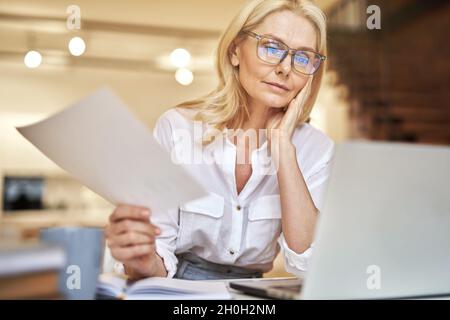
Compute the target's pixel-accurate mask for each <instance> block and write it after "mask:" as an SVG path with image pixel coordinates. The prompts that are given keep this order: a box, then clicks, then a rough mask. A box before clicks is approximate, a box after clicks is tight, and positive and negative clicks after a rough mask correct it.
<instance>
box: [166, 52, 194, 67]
mask: <svg viewBox="0 0 450 320" xmlns="http://www.w3.org/2000/svg"><path fill="white" fill-rule="evenodd" d="M190 61H191V54H190V53H189V51H187V50H186V49H182V48H178V49H175V50H173V51H172V53H171V54H170V62H171V63H172V64H173V65H174V66H175V67H177V68H184V67H186V66H187V65H188V64H189V62H190Z"/></svg>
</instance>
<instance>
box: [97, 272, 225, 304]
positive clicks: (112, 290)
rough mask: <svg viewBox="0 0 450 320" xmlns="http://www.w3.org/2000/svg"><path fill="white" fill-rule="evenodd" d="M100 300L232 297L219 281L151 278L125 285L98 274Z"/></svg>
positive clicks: (115, 279) (109, 276)
mask: <svg viewBox="0 0 450 320" xmlns="http://www.w3.org/2000/svg"><path fill="white" fill-rule="evenodd" d="M97 295H98V296H99V297H101V298H116V299H127V300H228V299H231V298H232V296H231V294H230V292H229V291H228V288H227V285H226V284H225V283H224V282H222V281H198V280H196V281H192V280H182V279H171V278H161V277H153V278H147V279H143V280H139V281H136V282H133V283H132V284H129V283H127V279H126V278H124V277H120V276H118V275H114V274H101V275H100V277H99V282H98V284H97Z"/></svg>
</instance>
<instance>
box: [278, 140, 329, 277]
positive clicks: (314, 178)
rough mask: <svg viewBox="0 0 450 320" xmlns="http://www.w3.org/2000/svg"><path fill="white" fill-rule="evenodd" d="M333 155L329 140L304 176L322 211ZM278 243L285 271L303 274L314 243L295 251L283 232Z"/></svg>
mask: <svg viewBox="0 0 450 320" xmlns="http://www.w3.org/2000/svg"><path fill="white" fill-rule="evenodd" d="M333 155H334V143H333V142H332V141H331V140H329V141H328V144H327V146H326V148H324V152H323V156H322V158H321V159H320V161H318V162H317V164H316V165H315V166H314V168H315V170H314V171H313V173H312V174H310V175H308V177H307V178H306V181H305V182H306V185H307V186H308V190H309V193H310V194H311V198H312V199H313V202H314V205H315V206H316V208H317V210H318V211H319V213H320V212H322V210H323V205H324V198H325V191H326V186H327V182H328V178H329V176H330V168H331V163H332V158H333ZM278 244H279V245H280V248H281V251H282V253H283V255H284V265H285V269H286V271H287V272H289V273H291V274H293V275H295V276H299V277H301V276H303V275H304V274H305V272H306V271H307V270H308V263H309V261H310V259H311V256H312V254H313V247H314V243H312V244H311V246H310V247H309V248H308V249H306V250H305V251H304V252H301V253H297V252H295V251H293V250H292V249H291V248H289V246H288V244H287V242H286V239H285V238H284V235H283V233H281V235H280V237H279V238H278Z"/></svg>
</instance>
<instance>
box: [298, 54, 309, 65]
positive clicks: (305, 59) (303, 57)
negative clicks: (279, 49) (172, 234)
mask: <svg viewBox="0 0 450 320" xmlns="http://www.w3.org/2000/svg"><path fill="white" fill-rule="evenodd" d="M294 61H295V63H296V64H298V65H303V66H306V65H307V64H308V63H309V58H308V57H307V56H306V55H303V54H296V55H295V59H294Z"/></svg>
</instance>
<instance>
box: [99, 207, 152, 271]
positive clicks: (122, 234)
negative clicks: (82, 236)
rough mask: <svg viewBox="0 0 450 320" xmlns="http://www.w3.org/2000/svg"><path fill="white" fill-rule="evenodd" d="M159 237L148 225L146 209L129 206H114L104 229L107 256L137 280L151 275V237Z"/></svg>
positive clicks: (150, 224) (148, 218) (147, 211)
mask: <svg viewBox="0 0 450 320" xmlns="http://www.w3.org/2000/svg"><path fill="white" fill-rule="evenodd" d="M160 233H161V231H160V229H159V228H158V227H156V226H155V225H154V224H152V223H151V221H150V210H149V209H146V208H143V207H136V206H130V205H118V206H117V207H116V208H115V210H114V211H113V213H112V214H111V216H110V217H109V224H108V225H107V226H106V229H105V234H106V239H107V243H108V247H109V249H110V250H111V255H112V256H113V257H114V258H115V259H116V260H118V261H120V262H122V263H123V264H124V266H125V270H126V272H127V273H128V274H130V275H132V276H133V277H139V278H140V277H149V276H152V275H153V273H154V270H155V268H156V263H157V261H156V260H157V254H156V250H155V237H156V236H157V235H159V234H160Z"/></svg>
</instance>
